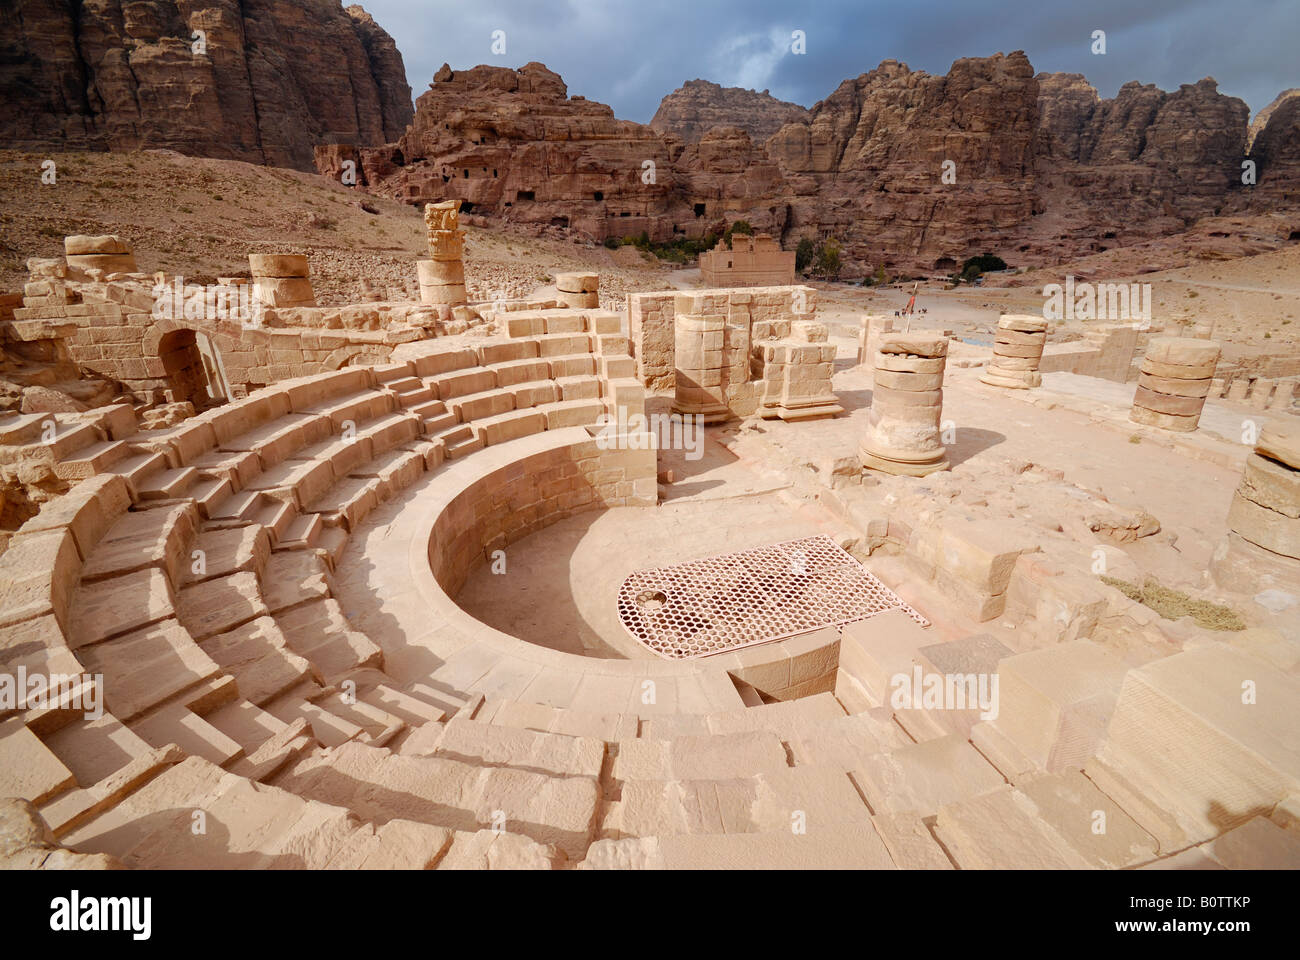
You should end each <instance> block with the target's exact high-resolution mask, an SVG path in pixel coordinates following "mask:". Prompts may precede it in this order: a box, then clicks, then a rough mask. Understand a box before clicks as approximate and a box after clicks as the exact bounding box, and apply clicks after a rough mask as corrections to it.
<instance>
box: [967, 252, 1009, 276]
mask: <svg viewBox="0 0 1300 960" xmlns="http://www.w3.org/2000/svg"><path fill="white" fill-rule="evenodd" d="M1006 268H1007V262H1006V261H1005V260H1003V259H1002V258H1001V257H998V256H994V255H993V254H991V253H981V254H980V255H979V256H978V257H971V258H970V259H969V260H967V261H966V262H965V263H963V264H962V265H961V278H962V279H963V280H974V279H975V278H976V277H978V276H980V274H983V273H987V272H988V271H989V270H1005V269H1006Z"/></svg>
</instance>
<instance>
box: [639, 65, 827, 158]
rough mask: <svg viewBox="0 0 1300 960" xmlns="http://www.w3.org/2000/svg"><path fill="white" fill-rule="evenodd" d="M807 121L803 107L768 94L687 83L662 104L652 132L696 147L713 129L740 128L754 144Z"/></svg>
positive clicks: (651, 125)
mask: <svg viewBox="0 0 1300 960" xmlns="http://www.w3.org/2000/svg"><path fill="white" fill-rule="evenodd" d="M807 117H808V111H807V110H806V109H805V108H804V107H801V106H799V104H797V103H788V102H786V101H785V100H778V99H776V97H773V96H771V95H769V94H768V92H767V91H766V90H764V91H763V92H762V93H759V92H757V91H755V90H745V89H743V88H741V87H722V86H719V85H718V84H716V83H710V82H709V81H708V80H688V81H686V83H684V84H683V85H682V86H680V87H678V88H677V89H676V90H674V91H673V92H672V93H670V94H668V96H666V97H664V98H663V100H662V101H660V103H659V109H658V110H656V111H655V115H654V117H652V118H651V120H650V128H651V129H652V130H657V131H658V132H660V133H672V134H676V135H677V136H679V137H681V138H682V140H684V141H685V142H687V143H696V142H697V141H699V140H700V139H701V138H702V137H703V136H704V135H705V134H706V133H708V132H709V131H710V130H712V129H713V128H714V127H739V128H740V129H742V130H744V131H745V132H746V133H747V134H749V137H750V139H751V140H753V141H754V142H755V143H763V142H764V141H765V140H767V138H768V137H770V136H771V135H772V134H774V133H776V132H777V131H778V130H780V129H781V128H782V127H783V126H785V125H786V124H787V123H802V122H803V121H804V120H806V119H807Z"/></svg>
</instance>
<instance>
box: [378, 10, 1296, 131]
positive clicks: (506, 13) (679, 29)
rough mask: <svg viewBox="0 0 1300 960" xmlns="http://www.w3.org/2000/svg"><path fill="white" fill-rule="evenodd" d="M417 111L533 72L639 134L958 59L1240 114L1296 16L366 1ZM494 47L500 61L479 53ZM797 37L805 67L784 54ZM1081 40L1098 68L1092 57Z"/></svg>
mask: <svg viewBox="0 0 1300 960" xmlns="http://www.w3.org/2000/svg"><path fill="white" fill-rule="evenodd" d="M364 6H365V7H366V8H367V9H368V10H369V11H370V12H371V13H372V14H373V15H374V16H375V19H376V20H378V21H379V23H380V24H381V25H382V26H383V27H384V28H385V29H386V30H387V31H388V32H389V33H390V34H392V35H393V37H394V38H395V39H396V41H397V45H398V48H399V49H400V50H401V51H402V55H403V57H404V58H405V60H406V67H407V73H408V76H409V77H410V81H411V88H412V90H413V91H414V92H415V95H416V96H419V95H420V94H421V93H422V92H424V90H425V89H427V87H428V83H429V81H430V80H431V79H432V77H433V74H434V71H436V70H437V69H438V67H439V66H441V65H442V64H443V62H448V63H450V64H451V65H452V66H453V67H454V68H457V69H463V68H466V67H472V66H475V65H476V64H480V63H488V64H494V65H498V66H509V67H518V66H520V65H522V64H524V63H527V62H528V61H530V60H537V61H540V62H542V63H545V64H546V65H547V66H548V67H550V68H551V69H552V70H554V71H556V72H557V73H559V74H560V75H561V76H563V77H564V79H565V82H566V83H567V84H568V86H569V92H570V94H582V95H584V96H586V97H589V98H591V99H593V100H600V101H602V102H604V103H608V104H610V105H612V106H613V108H614V112H615V113H616V114H617V115H618V116H619V117H621V118H624V119H628V120H638V121H641V122H647V121H649V119H650V117H651V116H652V115H653V114H654V111H655V109H656V107H658V105H659V101H660V99H661V98H662V97H663V96H664V95H665V94H667V93H669V92H671V91H672V90H675V89H676V88H677V87H679V86H681V84H682V83H683V82H685V81H686V80H691V79H694V78H696V77H701V78H703V79H706V80H712V81H714V82H716V83H720V84H722V85H724V86H740V87H750V88H754V89H758V90H762V89H769V90H770V92H771V93H772V95H773V96H776V97H780V98H781V99H783V100H793V101H795V102H796V103H802V104H804V105H805V106H811V105H812V104H813V103H814V102H816V101H817V100H820V99H822V98H823V97H825V96H827V95H828V94H830V93H831V91H833V90H834V89H835V87H836V86H838V85H839V83H840V81H842V80H844V79H846V78H848V77H854V76H857V75H858V74H860V73H864V72H866V71H867V70H870V69H872V68H873V67H875V66H876V65H877V64H878V63H880V61H881V60H886V59H894V60H901V61H903V62H904V63H906V64H908V66H910V67H912V68H913V69H917V70H927V71H930V72H932V73H944V72H946V71H947V70H948V67H949V66H950V65H951V64H952V61H953V60H956V59H958V58H960V57H979V56H988V55H989V54H992V53H997V52H999V51H1001V52H1003V53H1007V52H1010V51H1012V50H1024V51H1025V52H1026V53H1027V54H1028V55H1029V59H1030V62H1031V63H1033V65H1034V69H1035V70H1038V71H1053V72H1055V71H1064V72H1071V73H1082V74H1084V75H1085V76H1086V77H1087V78H1088V80H1089V81H1090V82H1091V83H1092V84H1093V86H1095V87H1097V89H1098V90H1099V91H1100V92H1101V95H1102V96H1106V97H1109V96H1114V94H1115V92H1116V91H1117V90H1118V89H1119V87H1120V85H1121V84H1123V83H1125V82H1126V81H1129V80H1138V81H1140V82H1142V83H1154V84H1156V85H1157V86H1159V87H1161V88H1163V89H1165V90H1172V89H1176V88H1177V87H1178V85H1179V84H1181V83H1195V82H1196V81H1197V80H1199V79H1201V78H1202V77H1205V76H1212V77H1214V78H1215V79H1216V80H1218V81H1219V89H1220V90H1221V91H1222V92H1224V93H1227V94H1230V95H1232V96H1237V97H1241V98H1242V99H1243V100H1245V101H1246V102H1247V103H1248V104H1249V105H1250V108H1251V110H1252V112H1254V111H1257V110H1259V109H1261V108H1262V107H1264V106H1265V105H1267V104H1268V102H1269V101H1270V100H1272V99H1273V97H1274V96H1276V95H1277V94H1278V93H1279V92H1280V91H1281V90H1283V89H1286V88H1288V87H1295V86H1300V58H1298V57H1297V54H1296V51H1297V48H1300V2H1298V0H1236V2H1232V3H1225V2H1215V0H1150V2H1146V0H1091V2H1081V3H1053V2H1050V0H1047V2H1045V0H998V2H976V0H912V2H908V0H896V2H890V3H881V2H874V0H870V2H864V0H852V2H849V0H802V2H793V0H783V2H778V0H552V2H547V3H542V2H539V0H366V2H365V3H364ZM495 30H502V31H505V42H506V53H505V55H504V56H497V55H494V54H493V53H492V50H491V45H492V34H493V31H495ZM795 30H802V31H803V32H804V34H805V36H806V44H807V53H806V54H804V55H802V56H798V55H795V54H793V53H792V52H791V35H792V33H793V31H795ZM1094 30H1104V31H1105V32H1106V47H1107V52H1106V54H1105V55H1104V56H1097V55H1094V54H1093V53H1092V52H1091V49H1090V48H1091V45H1092V40H1091V35H1092V32H1093V31H1094Z"/></svg>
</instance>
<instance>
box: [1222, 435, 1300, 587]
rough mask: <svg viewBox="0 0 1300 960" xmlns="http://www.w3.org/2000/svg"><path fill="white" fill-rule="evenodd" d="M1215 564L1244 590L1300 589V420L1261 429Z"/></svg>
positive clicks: (1229, 581)
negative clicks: (1224, 540)
mask: <svg viewBox="0 0 1300 960" xmlns="http://www.w3.org/2000/svg"><path fill="white" fill-rule="evenodd" d="M1211 567H1212V569H1213V572H1214V578H1215V580H1216V581H1217V582H1218V583H1219V585H1220V586H1223V587H1225V588H1227V589H1231V590H1237V591H1239V592H1242V593H1247V592H1254V591H1255V590H1259V589H1262V588H1265V587H1271V588H1277V589H1282V590H1286V591H1288V592H1293V591H1295V590H1297V589H1298V588H1300V424H1296V423H1290V422H1282V423H1277V424H1269V425H1268V426H1266V427H1264V429H1263V430H1261V431H1260V434H1259V439H1258V441H1256V443H1255V451H1254V453H1252V454H1251V455H1250V457H1249V458H1247V460H1246V466H1245V469H1244V471H1243V472H1242V475H1241V483H1240V485H1238V487H1237V491H1236V493H1234V494H1233V496H1232V505H1231V506H1230V507H1229V508H1228V537H1227V541H1226V542H1225V543H1224V544H1223V545H1221V546H1220V547H1219V549H1218V550H1217V551H1216V552H1215V556H1214V560H1213V562H1212V564H1211Z"/></svg>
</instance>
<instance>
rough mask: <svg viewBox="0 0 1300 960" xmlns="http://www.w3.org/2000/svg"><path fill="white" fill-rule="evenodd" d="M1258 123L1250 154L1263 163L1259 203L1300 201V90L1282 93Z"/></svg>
mask: <svg viewBox="0 0 1300 960" xmlns="http://www.w3.org/2000/svg"><path fill="white" fill-rule="evenodd" d="M1261 121H1262V122H1261ZM1256 123H1259V127H1258V129H1255V127H1254V124H1252V130H1253V131H1254V139H1253V141H1252V143H1251V148H1250V155H1251V157H1252V158H1253V159H1254V160H1256V162H1257V163H1258V166H1259V170H1258V174H1259V189H1258V191H1257V193H1258V202H1259V205H1261V206H1262V205H1265V204H1269V203H1277V202H1289V203H1292V204H1295V203H1300V90H1288V91H1287V92H1286V93H1283V94H1282V95H1280V96H1279V97H1278V98H1277V99H1276V100H1274V101H1273V102H1272V103H1271V104H1269V105H1268V106H1267V107H1265V108H1264V109H1263V110H1261V111H1260V112H1259V116H1258V117H1256Z"/></svg>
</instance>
